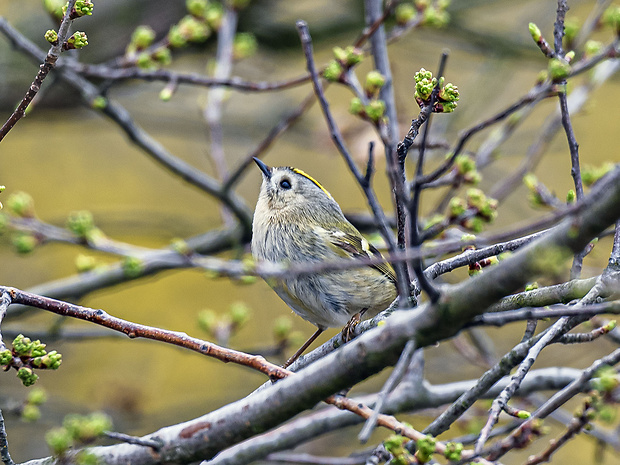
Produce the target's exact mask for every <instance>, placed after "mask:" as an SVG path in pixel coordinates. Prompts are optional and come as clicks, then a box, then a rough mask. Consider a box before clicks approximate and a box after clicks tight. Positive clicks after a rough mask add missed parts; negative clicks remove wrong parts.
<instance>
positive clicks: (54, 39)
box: [45, 29, 58, 45]
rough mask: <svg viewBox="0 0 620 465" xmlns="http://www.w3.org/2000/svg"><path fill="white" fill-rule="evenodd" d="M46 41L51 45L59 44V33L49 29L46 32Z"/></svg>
mask: <svg viewBox="0 0 620 465" xmlns="http://www.w3.org/2000/svg"><path fill="white" fill-rule="evenodd" d="M45 40H47V41H48V42H49V43H50V44H54V45H55V44H57V43H58V33H57V32H56V31H55V30H53V29H48V30H47V31H46V32H45Z"/></svg>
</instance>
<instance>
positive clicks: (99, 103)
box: [90, 95, 108, 110]
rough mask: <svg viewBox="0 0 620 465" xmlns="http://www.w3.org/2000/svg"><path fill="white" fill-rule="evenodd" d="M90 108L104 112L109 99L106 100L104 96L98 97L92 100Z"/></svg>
mask: <svg viewBox="0 0 620 465" xmlns="http://www.w3.org/2000/svg"><path fill="white" fill-rule="evenodd" d="M90 106H91V107H92V108H93V109H95V110H103V109H104V108H105V107H107V106H108V99H106V98H105V97H104V96H102V95H98V96H97V97H95V98H94V99H92V100H91V102H90Z"/></svg>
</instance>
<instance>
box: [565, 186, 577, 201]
mask: <svg viewBox="0 0 620 465" xmlns="http://www.w3.org/2000/svg"><path fill="white" fill-rule="evenodd" d="M576 201H577V194H576V193H575V189H569V190H568V192H567V193H566V203H568V204H571V203H575V202H576Z"/></svg>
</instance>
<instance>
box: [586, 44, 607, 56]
mask: <svg viewBox="0 0 620 465" xmlns="http://www.w3.org/2000/svg"><path fill="white" fill-rule="evenodd" d="M583 49H584V53H585V55H586V56H588V57H591V56H594V55H596V54H598V53H599V52H600V51H601V50H602V49H603V43H602V42H599V41H598V40H588V41H587V42H586V43H585V45H584V46H583Z"/></svg>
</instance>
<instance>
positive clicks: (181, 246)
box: [170, 238, 192, 255]
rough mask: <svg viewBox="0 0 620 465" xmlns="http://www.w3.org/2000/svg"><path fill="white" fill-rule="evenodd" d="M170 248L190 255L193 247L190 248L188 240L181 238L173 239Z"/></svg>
mask: <svg viewBox="0 0 620 465" xmlns="http://www.w3.org/2000/svg"><path fill="white" fill-rule="evenodd" d="M170 248H171V249H172V250H174V251H175V252H176V253H178V254H181V255H189V254H191V253H192V249H190V247H189V245H188V244H187V242H186V241H184V240H183V239H179V238H176V239H173V240H172V242H171V243H170Z"/></svg>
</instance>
